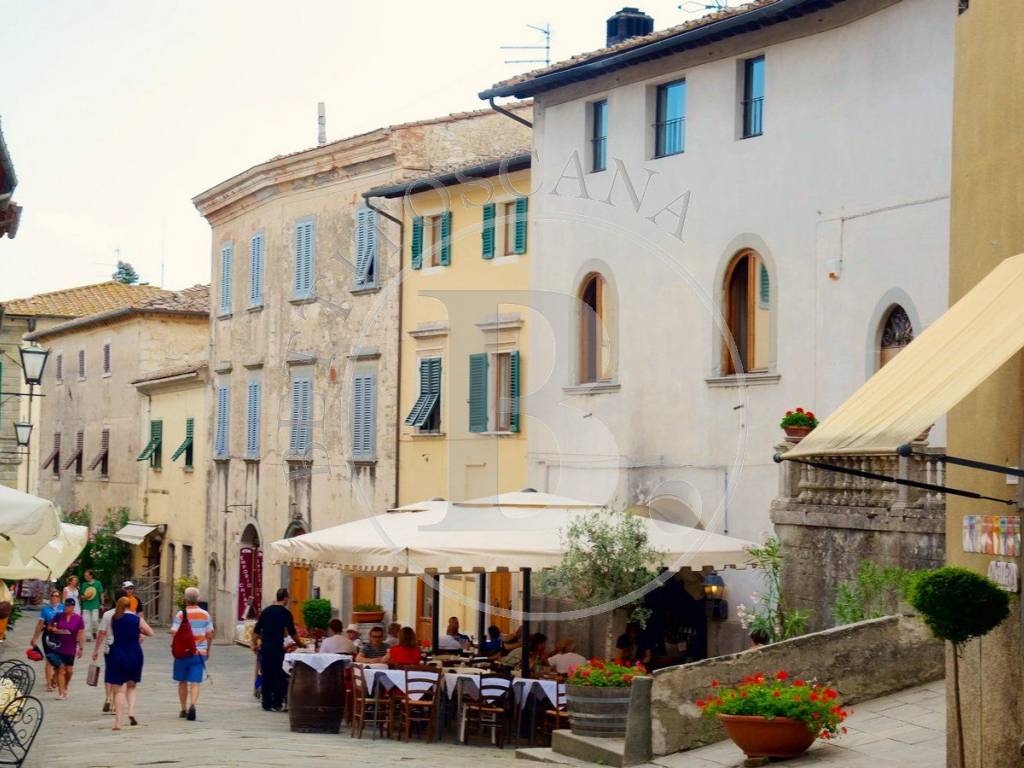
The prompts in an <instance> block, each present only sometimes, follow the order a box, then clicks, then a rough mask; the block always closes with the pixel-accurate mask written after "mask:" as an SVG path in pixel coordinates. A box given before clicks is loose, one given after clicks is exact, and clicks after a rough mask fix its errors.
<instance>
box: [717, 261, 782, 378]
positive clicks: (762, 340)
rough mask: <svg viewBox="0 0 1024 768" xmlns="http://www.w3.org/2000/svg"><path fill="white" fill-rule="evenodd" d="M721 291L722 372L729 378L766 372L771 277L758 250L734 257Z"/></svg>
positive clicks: (770, 307)
mask: <svg viewBox="0 0 1024 768" xmlns="http://www.w3.org/2000/svg"><path fill="white" fill-rule="evenodd" d="M723 289H724V295H723V308H724V310H725V311H724V315H725V322H726V326H727V334H726V338H725V341H726V343H725V344H724V345H723V359H722V371H723V373H725V374H726V375H732V374H737V373H749V372H751V371H764V370H767V368H768V355H769V352H770V332H771V313H772V290H771V278H770V277H769V275H768V268H767V267H766V266H765V264H764V261H763V260H762V259H761V256H760V255H759V254H758V253H757V251H751V250H746V251H741V252H740V253H739V254H737V255H736V257H735V258H734V259H733V260H732V263H731V264H730V265H729V269H728V270H726V273H725V285H724V286H723ZM730 341H731V342H732V343H731V344H730V343H729V342H730ZM733 344H735V350H734V349H733Z"/></svg>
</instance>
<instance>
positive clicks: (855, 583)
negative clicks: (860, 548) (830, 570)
mask: <svg viewBox="0 0 1024 768" xmlns="http://www.w3.org/2000/svg"><path fill="white" fill-rule="evenodd" d="M923 573H925V571H921V570H910V569H906V568H897V567H895V566H886V567H883V566H880V565H878V564H877V563H874V562H872V561H870V560H861V561H860V564H859V565H858V566H857V571H856V573H854V576H853V578H852V579H849V580H847V581H844V582H842V583H841V584H840V585H839V586H838V587H837V588H836V604H835V608H834V611H835V617H836V622H837V623H839V624H854V623H855V622H858V621H864V620H865V619H878V618H881V617H882V616H889V615H891V614H893V613H895V612H896V611H897V610H898V609H899V604H900V602H901V601H907V602H909V601H910V596H911V594H912V592H913V588H914V583H915V582H916V580H917V579H918V578H920V576H921V575H922V574H923Z"/></svg>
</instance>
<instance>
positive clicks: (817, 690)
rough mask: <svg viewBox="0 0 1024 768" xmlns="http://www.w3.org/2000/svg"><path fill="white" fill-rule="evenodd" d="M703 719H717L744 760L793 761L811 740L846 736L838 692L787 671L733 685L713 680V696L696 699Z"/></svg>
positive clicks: (753, 676)
mask: <svg viewBox="0 0 1024 768" xmlns="http://www.w3.org/2000/svg"><path fill="white" fill-rule="evenodd" d="M697 706H698V707H700V708H701V710H702V711H703V713H704V716H705V717H713V718H717V719H718V721H719V722H721V723H722V727H724V728H725V732H726V733H727V734H729V738H730V739H732V740H733V742H734V743H735V744H736V746H738V747H739V748H740V749H742V750H743V752H744V753H745V754H746V755H747V757H796V756H797V755H801V754H803V753H804V752H806V751H807V750H808V749H809V748H810V746H811V744H813V743H814V739H815V738H822V739H831V738H832V737H834V736H838V735H839V734H840V733H846V728H844V727H843V726H842V722H843V720H845V719H846V716H847V714H848V713H847V711H846V710H845V709H843V707H842V705H840V703H839V692H838V691H837V690H836V689H835V688H831V687H829V686H826V685H821V684H819V683H808V682H805V681H803V680H799V679H791V678H790V675H789V674H788V673H787V672H785V671H779V672H777V673H776V674H775V675H773V676H771V677H768V676H766V675H764V674H761V673H758V674H756V675H750V676H747V677H745V678H743V682H742V683H739V684H738V685H733V686H722V685H720V684H719V683H718V681H717V680H712V681H711V694H710V696H708V698H707V699H698V700H697Z"/></svg>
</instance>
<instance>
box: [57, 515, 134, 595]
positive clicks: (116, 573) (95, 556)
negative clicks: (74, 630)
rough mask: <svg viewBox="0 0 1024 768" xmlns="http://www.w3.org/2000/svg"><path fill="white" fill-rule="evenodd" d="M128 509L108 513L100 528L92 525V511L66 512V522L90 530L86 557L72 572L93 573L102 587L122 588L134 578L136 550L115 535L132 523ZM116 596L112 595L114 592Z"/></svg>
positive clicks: (81, 555)
mask: <svg viewBox="0 0 1024 768" xmlns="http://www.w3.org/2000/svg"><path fill="white" fill-rule="evenodd" d="M128 516H129V510H128V508H127V507H121V508H120V509H116V510H115V509H108V510H107V514H106V515H105V516H104V518H103V520H102V521H101V522H100V524H99V525H98V526H96V527H93V525H92V510H91V509H90V508H89V507H88V506H85V507H82V508H81V509H79V510H77V511H75V512H65V513H64V520H65V521H66V522H69V523H74V524H75V525H84V526H86V527H87V528H89V531H90V532H89V540H88V542H87V543H86V545H85V548H84V549H83V550H82V553H81V554H80V555H79V556H78V560H76V561H75V562H74V563H73V564H72V565H71V568H69V569H68V570H69V572H71V571H80V570H85V569H86V568H90V569H92V572H93V573H94V574H95V576H96V578H97V579H99V580H100V583H102V584H105V585H108V584H120V583H121V582H122V581H124V580H125V579H127V578H128V577H129V576H130V575H131V570H132V548H131V545H130V544H128V543H127V542H124V541H121V540H120V539H119V538H117V536H116V535H115V534H116V533H117V532H118V531H119V530H121V529H122V528H123V527H124V526H125V525H126V524H127V523H128ZM111 593H112V592H111Z"/></svg>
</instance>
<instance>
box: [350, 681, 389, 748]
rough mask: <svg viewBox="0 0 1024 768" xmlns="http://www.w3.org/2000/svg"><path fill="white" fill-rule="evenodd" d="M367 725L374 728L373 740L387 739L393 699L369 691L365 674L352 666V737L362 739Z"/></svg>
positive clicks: (385, 694) (386, 695)
mask: <svg viewBox="0 0 1024 768" xmlns="http://www.w3.org/2000/svg"><path fill="white" fill-rule="evenodd" d="M367 723H369V724H370V726H371V727H374V738H377V734H378V733H379V734H380V735H381V736H383V735H384V729H385V727H386V728H387V735H388V738H390V737H391V732H392V729H393V727H394V699H393V698H392V697H391V696H389V695H388V694H387V693H386V692H377V693H375V692H374V691H371V690H369V689H368V688H367V685H366V672H365V671H364V670H363V668H362V667H361V666H360V665H358V664H353V665H352V737H353V738H356V739H361V738H363V728H364V727H365V726H366V724H367Z"/></svg>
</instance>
